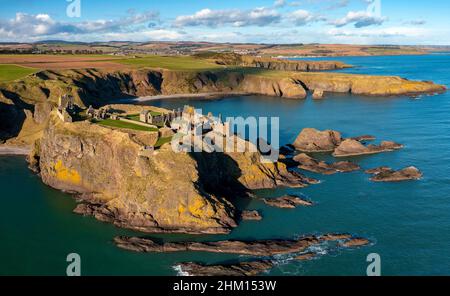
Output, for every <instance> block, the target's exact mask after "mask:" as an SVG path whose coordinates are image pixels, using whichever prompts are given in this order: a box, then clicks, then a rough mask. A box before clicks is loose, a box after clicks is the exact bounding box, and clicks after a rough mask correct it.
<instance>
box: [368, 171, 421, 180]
mask: <svg viewBox="0 0 450 296" xmlns="http://www.w3.org/2000/svg"><path fill="white" fill-rule="evenodd" d="M366 172H367V173H368V174H373V175H374V176H373V177H372V178H371V179H370V180H372V181H374V182H400V181H409V180H418V179H420V178H422V176H423V174H422V172H420V171H419V170H418V169H417V168H416V167H407V168H405V169H402V170H399V171H395V170H393V169H391V168H389V167H380V168H376V169H372V170H367V171H366Z"/></svg>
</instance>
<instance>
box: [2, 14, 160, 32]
mask: <svg viewBox="0 0 450 296" xmlns="http://www.w3.org/2000/svg"><path fill="white" fill-rule="evenodd" d="M155 19H158V13H156V12H151V11H149V12H144V13H141V14H130V15H128V16H127V17H124V18H121V19H117V20H95V21H84V22H72V23H66V22H60V21H56V20H53V19H52V18H51V17H50V16H49V15H48V14H35V15H33V14H27V13H20V12H19V13H17V14H16V16H15V18H13V19H9V20H0V37H3V38H10V39H11V38H17V39H23V38H25V37H31V38H32V37H36V36H47V35H57V34H89V33H95V32H97V33H102V32H120V31H124V30H126V29H127V28H130V27H132V26H134V25H139V24H143V23H145V22H147V21H150V20H155Z"/></svg>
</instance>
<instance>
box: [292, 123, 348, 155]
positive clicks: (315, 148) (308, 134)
mask: <svg viewBox="0 0 450 296" xmlns="http://www.w3.org/2000/svg"><path fill="white" fill-rule="evenodd" d="M341 141H342V137H341V133H339V132H337V131H332V130H326V131H319V130H316V129H313V128H305V129H303V130H302V131H301V132H300V134H299V135H298V137H297V139H295V142H294V143H293V146H294V147H295V149H297V150H299V151H302V152H331V151H333V150H334V149H335V148H336V147H337V146H338V145H339V144H340V143H341Z"/></svg>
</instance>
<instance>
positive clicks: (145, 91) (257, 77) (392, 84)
mask: <svg viewBox="0 0 450 296" xmlns="http://www.w3.org/2000/svg"><path fill="white" fill-rule="evenodd" d="M269 72H270V71H269ZM307 90H318V91H327V92H342V93H344V92H345V93H347V92H348V93H354V94H363V95H380V96H386V95H408V94H420V93H430V92H439V91H443V90H445V87H444V86H441V85H436V84H434V83H432V82H420V81H418V82H416V81H409V80H406V79H402V78H399V77H385V76H367V75H346V74H339V73H306V72H304V73H303V72H302V73H299V72H279V73H278V72H275V73H273V72H270V73H265V72H264V73H259V74H258V71H256V72H255V71H248V69H247V70H245V71H239V70H233V69H225V70H218V71H214V72H211V71H205V72H196V71H169V70H150V69H142V70H127V71H100V70H94V69H86V70H65V71H42V72H39V73H37V74H34V75H32V76H30V77H27V78H25V79H23V80H21V81H17V82H14V83H9V84H3V85H0V114H2V116H1V118H0V120H1V123H2V126H1V127H0V141H5V140H8V139H15V140H16V141H17V142H19V144H20V143H23V144H25V145H30V144H32V143H33V141H34V140H35V139H36V136H35V134H39V133H40V132H42V128H43V126H45V123H46V121H47V119H48V118H49V114H50V111H51V110H52V109H53V108H54V107H55V106H56V104H57V101H58V98H59V97H60V96H61V95H63V94H71V95H72V96H73V97H74V98H75V101H76V103H77V104H78V105H79V106H85V107H87V106H89V105H93V106H94V107H98V106H101V105H104V104H105V103H106V102H108V101H110V100H111V99H117V98H126V97H136V96H152V95H161V94H163V95H173V94H185V93H210V92H214V93H224V94H226V93H230V92H238V93H247V94H257V95H268V96H278V97H283V98H289V99H303V98H306V96H307ZM25 127H26V129H24V128H25Z"/></svg>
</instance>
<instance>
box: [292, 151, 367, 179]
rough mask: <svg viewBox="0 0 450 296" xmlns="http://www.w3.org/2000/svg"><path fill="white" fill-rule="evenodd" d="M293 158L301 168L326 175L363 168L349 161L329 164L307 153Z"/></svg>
mask: <svg viewBox="0 0 450 296" xmlns="http://www.w3.org/2000/svg"><path fill="white" fill-rule="evenodd" d="M293 160H294V161H296V162H297V163H298V168H299V169H303V170H306V171H310V172H314V173H319V174H324V175H332V174H336V173H338V172H353V171H357V170H359V169H361V168H360V166H358V165H357V164H354V163H352V162H349V161H341V162H336V163H333V164H328V163H326V162H325V161H319V160H317V159H314V158H312V157H310V156H309V155H307V154H305V153H301V154H299V155H296V156H295V157H294V158H293Z"/></svg>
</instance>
